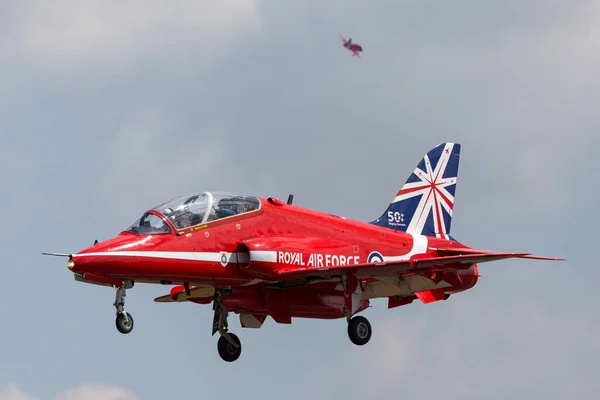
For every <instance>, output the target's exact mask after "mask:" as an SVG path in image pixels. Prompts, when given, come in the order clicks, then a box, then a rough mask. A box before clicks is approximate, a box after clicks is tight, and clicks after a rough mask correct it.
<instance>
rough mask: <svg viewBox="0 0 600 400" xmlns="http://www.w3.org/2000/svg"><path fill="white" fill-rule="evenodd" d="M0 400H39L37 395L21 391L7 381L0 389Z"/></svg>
mask: <svg viewBox="0 0 600 400" xmlns="http://www.w3.org/2000/svg"><path fill="white" fill-rule="evenodd" d="M0 400H39V399H38V398H37V397H35V396H32V395H30V394H27V393H25V392H23V391H22V390H21V389H19V388H18V387H17V385H16V384H14V383H12V382H11V383H9V384H8V385H7V386H6V387H5V388H4V389H2V391H0Z"/></svg>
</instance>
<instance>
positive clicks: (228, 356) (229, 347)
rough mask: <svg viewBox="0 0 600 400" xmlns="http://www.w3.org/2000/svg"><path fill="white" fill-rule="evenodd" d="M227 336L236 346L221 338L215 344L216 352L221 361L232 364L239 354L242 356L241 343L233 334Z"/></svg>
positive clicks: (223, 337)
mask: <svg viewBox="0 0 600 400" xmlns="http://www.w3.org/2000/svg"><path fill="white" fill-rule="evenodd" d="M228 335H229V337H230V338H232V339H233V341H234V342H235V343H236V344H237V346H234V345H233V344H231V343H229V340H227V338H226V337H225V336H221V337H220V338H219V341H218V342H217V350H218V351H219V355H220V356H221V358H222V359H223V361H227V362H233V361H235V360H237V359H238V358H239V357H240V354H242V343H241V342H240V339H239V338H238V337H237V336H236V335H234V334H233V333H228Z"/></svg>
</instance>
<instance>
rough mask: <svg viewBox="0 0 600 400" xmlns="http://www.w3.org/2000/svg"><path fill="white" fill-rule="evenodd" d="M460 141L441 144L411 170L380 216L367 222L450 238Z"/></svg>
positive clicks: (414, 232) (404, 230)
mask: <svg viewBox="0 0 600 400" xmlns="http://www.w3.org/2000/svg"><path fill="white" fill-rule="evenodd" d="M459 160H460V144H457V143H442V144H440V145H438V146H436V147H435V148H433V149H431V150H430V151H429V152H428V153H427V154H425V156H424V157H423V159H422V160H421V162H420V163H419V164H418V165H417V167H416V168H415V169H414V171H413V172H412V174H411V175H410V177H409V178H408V180H407V181H406V183H405V184H404V186H402V188H401V189H400V191H399V192H398V193H397V194H396V196H395V197H394V199H393V200H392V202H391V203H390V205H389V207H388V208H387V210H385V212H384V213H383V215H382V216H381V217H379V218H378V219H377V220H375V221H372V222H371V224H374V225H379V226H383V227H386V228H391V229H395V230H399V231H403V232H409V233H413V234H419V235H425V236H433V237H438V238H444V239H451V237H450V225H451V224H452V210H453V208H454V194H455V192H456V179H457V177H458V164H459Z"/></svg>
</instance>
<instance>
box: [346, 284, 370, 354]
mask: <svg viewBox="0 0 600 400" xmlns="http://www.w3.org/2000/svg"><path fill="white" fill-rule="evenodd" d="M341 281H342V287H343V288H344V300H345V301H344V303H345V304H344V306H343V307H342V312H343V313H344V314H346V321H348V337H349V338H350V341H351V342H352V343H354V344H355V345H357V346H364V345H365V344H367V343H368V342H369V340H371V335H372V333H373V330H372V329H371V324H370V323H369V320H367V319H366V318H365V317H361V316H356V317H355V316H354V315H355V314H356V313H357V312H358V310H359V309H360V301H361V297H362V293H363V291H362V287H361V284H360V282H359V281H358V279H356V277H355V276H352V275H342V279H341Z"/></svg>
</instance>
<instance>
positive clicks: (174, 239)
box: [44, 143, 564, 362]
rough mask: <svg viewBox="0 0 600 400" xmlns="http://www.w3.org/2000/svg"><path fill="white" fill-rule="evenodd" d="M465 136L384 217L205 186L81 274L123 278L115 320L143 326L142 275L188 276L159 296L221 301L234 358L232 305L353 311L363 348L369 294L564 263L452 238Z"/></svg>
mask: <svg viewBox="0 0 600 400" xmlns="http://www.w3.org/2000/svg"><path fill="white" fill-rule="evenodd" d="M459 157H460V145H459V144H454V143H443V144H440V145H439V146H437V147H435V148H434V149H432V150H431V151H429V152H428V153H427V154H426V155H425V156H424V158H423V159H422V160H421V162H420V163H419V164H418V166H417V167H416V168H415V169H414V171H413V172H412V173H411V175H410V177H409V179H408V180H407V182H406V183H405V184H404V185H403V186H402V188H401V189H400V191H399V192H398V193H397V195H396V196H395V197H394V199H393V200H392V202H391V204H390V205H389V207H388V208H387V210H385V212H384V213H383V215H382V216H381V217H380V218H378V219H377V220H375V221H372V222H361V221H355V220H350V219H346V218H343V217H339V216H337V215H333V214H327V213H323V212H318V211H313V210H309V209H306V208H302V207H299V206H297V205H292V200H293V196H292V195H290V197H289V199H288V201H287V203H285V202H283V201H281V200H279V199H277V198H274V197H269V198H259V197H255V196H250V195H244V194H232V193H219V192H202V193H196V194H192V195H187V196H182V197H177V198H175V199H172V200H170V201H167V202H164V203H161V204H159V205H157V206H156V207H153V208H152V209H150V210H148V211H146V212H145V213H144V214H143V215H142V216H141V217H140V218H139V219H138V220H136V221H135V222H134V223H133V224H132V225H131V226H129V227H128V228H127V229H126V230H125V231H123V232H121V233H120V234H119V235H117V236H116V237H114V238H112V239H109V240H106V241H104V242H101V243H98V242H97V241H96V243H94V245H93V246H91V247H89V248H86V249H85V250H83V251H80V252H79V253H76V254H62V253H44V254H50V255H58V256H66V257H68V258H69V260H68V262H67V267H68V269H69V270H70V271H71V272H73V273H74V275H75V280H76V281H79V282H85V283H91V284H98V285H106V286H113V287H115V288H116V289H117V290H116V298H115V302H114V306H115V307H116V313H117V317H116V326H117V329H118V330H119V332H121V333H124V334H126V333H129V332H131V331H132V329H133V318H132V316H131V314H129V313H128V312H126V311H125V294H126V290H127V289H130V288H132V287H133V286H134V283H136V282H137V283H150V284H160V285H178V286H175V287H173V288H172V289H171V291H170V293H169V294H168V295H165V296H161V297H157V298H156V299H155V301H157V302H184V301H190V302H193V303H198V304H209V303H212V307H213V310H214V317H213V328H212V334H213V335H214V334H215V332H219V334H220V335H221V336H220V338H219V341H218V346H217V349H218V352H219V355H220V356H221V358H222V359H223V360H225V361H229V362H231V361H235V360H237V359H238V357H239V356H240V354H241V350H242V348H241V342H240V340H239V338H238V337H237V336H236V335H235V334H233V333H230V332H229V331H228V324H227V318H228V315H229V313H230V312H233V313H236V314H239V316H240V323H241V326H242V327H245V328H260V327H261V326H262V325H263V323H264V321H265V319H266V318H267V317H268V316H271V318H273V319H274V320H275V321H276V322H278V323H280V324H290V323H291V322H292V318H318V319H335V318H346V320H347V322H348V336H349V338H350V340H351V341H352V342H353V343H354V344H356V345H364V344H366V343H367V342H368V341H369V340H370V338H371V333H372V329H371V325H370V323H369V321H368V320H367V319H366V318H364V317H362V316H357V315H356V314H357V313H360V312H361V311H364V310H365V309H367V308H368V307H369V301H370V299H374V298H387V299H388V308H393V307H398V306H401V305H406V304H410V303H412V302H413V301H414V300H415V299H419V300H420V301H421V302H423V303H430V302H435V301H439V300H446V299H448V298H449V297H450V295H452V294H455V293H459V292H462V291H465V290H468V289H470V288H472V287H473V286H474V285H475V284H476V283H477V280H478V277H479V273H478V266H477V263H483V262H490V261H496V260H502V259H507V258H515V257H516V258H529V259H540V260H564V259H561V258H551V257H539V256H533V255H531V254H530V253H506V252H496V251H486V250H476V249H473V248H471V247H469V246H466V245H464V244H461V243H460V242H458V241H457V240H456V239H454V238H452V237H451V236H450V225H451V222H452V210H453V207H454V195H455V190H456V178H457V175H458V165H459Z"/></svg>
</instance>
